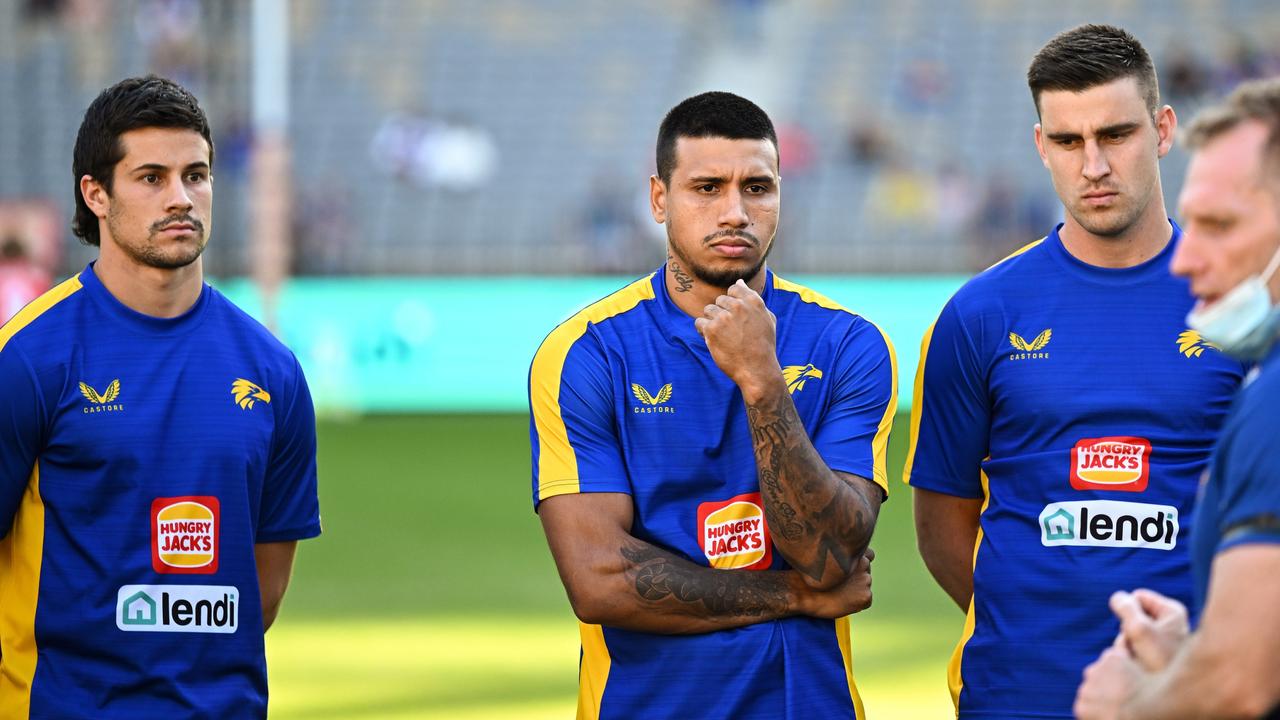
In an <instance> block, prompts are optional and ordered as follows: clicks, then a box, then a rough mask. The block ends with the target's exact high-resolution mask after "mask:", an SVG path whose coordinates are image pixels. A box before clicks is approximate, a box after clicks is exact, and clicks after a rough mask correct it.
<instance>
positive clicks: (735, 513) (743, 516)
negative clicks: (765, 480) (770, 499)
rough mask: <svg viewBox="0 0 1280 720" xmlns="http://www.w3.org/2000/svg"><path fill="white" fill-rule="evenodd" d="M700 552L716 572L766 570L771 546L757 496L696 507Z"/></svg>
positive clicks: (767, 527)
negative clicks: (700, 544) (700, 543)
mask: <svg viewBox="0 0 1280 720" xmlns="http://www.w3.org/2000/svg"><path fill="white" fill-rule="evenodd" d="M698 532H699V537H700V538H701V542H702V552H703V554H704V555H706V556H707V561H708V562H709V563H711V567H713V568H717V569H719V570H766V569H768V567H769V565H770V563H772V562H773V544H772V542H770V539H769V525H768V524H767V523H766V522H765V519H764V502H763V500H762V499H761V498H760V493H758V492H754V493H747V494H745V495H738V496H737V497H733V498H729V499H728V500H723V501H719V502H704V503H702V504H701V505H699V506H698Z"/></svg>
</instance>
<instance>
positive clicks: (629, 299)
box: [529, 273, 655, 501]
mask: <svg viewBox="0 0 1280 720" xmlns="http://www.w3.org/2000/svg"><path fill="white" fill-rule="evenodd" d="M654 274H655V273H650V274H649V275H648V276H647V277H644V278H641V279H639V280H637V281H635V282H633V283H631V284H630V285H628V286H626V287H624V288H622V289H621V290H619V291H617V292H615V293H613V294H612V295H609V296H608V297H606V298H604V299H603V300H600V301H598V302H595V303H592V304H591V305H588V306H587V307H585V308H583V309H582V310H581V311H579V312H578V313H577V314H576V315H574V316H573V317H571V318H569V319H568V320H566V321H565V322H563V323H561V324H560V326H559V327H557V328H556V329H555V330H552V331H551V334H550V335H548V336H547V339H546V340H544V341H543V342H542V347H540V348H538V352H537V354H535V355H534V356H533V366H532V367H531V368H530V370H529V406H530V409H531V411H532V413H533V423H534V428H535V429H536V430H537V433H538V500H539V501H541V500H545V499H547V498H549V497H552V496H554V495H564V494H566V493H576V492H578V491H579V485H578V458H577V455H576V454H575V452H574V450H573V446H572V445H571V444H570V443H569V433H568V431H567V430H566V429H565V426H564V417H563V416H562V415H561V413H560V376H561V373H562V372H563V371H564V361H565V358H567V357H568V356H569V350H570V349H571V348H572V347H573V345H574V343H576V342H577V341H578V340H579V339H580V338H581V337H582V336H583V335H584V334H586V332H587V326H588V325H592V324H595V323H599V322H602V321H604V320H607V319H609V318H611V317H613V316H615V315H621V314H622V313H625V312H627V311H628V310H631V309H632V308H634V307H635V306H637V305H639V304H640V303H641V302H642V301H645V300H652V299H653V298H654V294H653V276H654Z"/></svg>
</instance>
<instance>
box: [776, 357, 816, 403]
mask: <svg viewBox="0 0 1280 720" xmlns="http://www.w3.org/2000/svg"><path fill="white" fill-rule="evenodd" d="M782 379H783V380H786V381H787V392H788V393H791V394H792V395H795V394H796V393H798V392H800V391H801V390H803V389H804V384H805V383H806V382H808V381H809V380H821V379H822V371H821V370H819V369H818V368H816V367H814V366H813V363H809V364H808V365H788V366H786V367H784V368H782Z"/></svg>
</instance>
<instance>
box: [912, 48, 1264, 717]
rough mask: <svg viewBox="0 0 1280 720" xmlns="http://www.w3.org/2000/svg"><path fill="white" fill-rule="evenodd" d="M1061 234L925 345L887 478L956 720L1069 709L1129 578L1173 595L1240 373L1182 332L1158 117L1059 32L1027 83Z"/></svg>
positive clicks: (1036, 246)
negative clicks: (900, 452)
mask: <svg viewBox="0 0 1280 720" xmlns="http://www.w3.org/2000/svg"><path fill="white" fill-rule="evenodd" d="M1027 80H1028V85H1029V86H1030V89H1031V95H1032V98H1033V100H1034V101H1035V105H1036V110H1037V112H1038V113H1039V117H1040V122H1039V123H1038V124H1037V125H1036V126H1035V143H1036V149H1037V150H1038V151H1039V153H1040V158H1041V160H1042V161H1043V163H1044V166H1045V167H1046V168H1047V169H1048V170H1049V175H1050V177H1051V178H1052V180H1053V186H1054V189H1055V190H1056V191H1057V194H1058V197H1059V198H1060V199H1061V201H1062V204H1063V207H1064V209H1065V211H1066V214H1065V222H1063V223H1062V224H1061V225H1059V226H1058V227H1056V228H1054V229H1053V231H1052V232H1050V233H1049V234H1048V236H1046V237H1045V238H1043V239H1041V240H1038V241H1036V242H1033V243H1031V244H1030V245H1028V246H1026V247H1024V248H1023V249H1022V250H1019V251H1018V252H1016V253H1014V254H1013V255H1012V256H1010V257H1009V258H1006V259H1005V260H1003V261H1001V262H1000V263H998V264H996V265H995V266H993V267H991V268H989V269H988V270H986V271H985V272H983V273H981V274H980V275H978V276H977V277H975V278H974V279H973V280H971V281H970V282H969V283H968V284H966V285H965V286H964V287H963V288H961V289H960V290H959V291H958V292H957V293H956V295H955V296H954V297H953V298H951V300H950V301H949V302H948V303H947V305H946V307H944V308H943V310H942V313H941V315H940V316H939V317H938V320H937V322H936V323H935V324H934V326H933V327H932V328H930V330H929V332H928V333H927V334H926V335H925V338H924V343H923V347H922V350H921V363H920V370H919V374H918V376H917V379H916V393H915V402H914V405H913V408H912V418H911V428H912V437H911V446H910V448H909V450H908V456H907V464H906V470H905V472H904V478H905V479H906V481H907V482H908V483H909V484H910V485H911V486H912V487H913V488H914V496H915V510H916V531H917V538H918V543H919V546H920V553H921V555H922V556H923V558H924V561H925V564H926V566H927V567H928V568H929V570H930V572H931V573H932V574H933V576H934V578H935V579H936V580H937V581H938V584H939V585H941V586H942V588H943V589H944V590H945V591H946V592H947V594H949V595H950V596H951V597H952V599H953V600H955V602H956V604H957V605H959V606H960V607H961V608H962V609H966V610H967V611H968V619H967V621H966V623H965V630H964V634H963V636H962V638H961V641H960V643H959V646H958V647H957V648H956V652H955V654H954V655H953V657H952V662H951V664H950V667H949V668H948V679H949V683H950V686H951V692H952V697H953V700H954V701H955V702H956V707H957V711H958V713H959V716H960V717H961V718H986V717H1029V716H1035V717H1046V718H1047V717H1063V718H1066V717H1070V716H1071V703H1072V699H1073V697H1074V694H1075V685H1076V680H1075V678H1077V677H1078V673H1079V672H1080V671H1081V670H1082V669H1083V668H1084V666H1085V665H1086V664H1087V663H1088V662H1089V661H1090V660H1092V659H1093V658H1094V657H1096V656H1097V653H1098V651H1099V649H1100V648H1102V647H1105V646H1106V645H1107V643H1109V642H1110V641H1111V640H1112V638H1113V637H1114V635H1115V624H1114V621H1113V620H1112V619H1111V618H1110V617H1109V616H1108V615H1107V613H1106V609H1105V607H1103V605H1104V603H1105V599H1106V598H1107V596H1108V595H1109V594H1110V593H1111V592H1112V591H1114V590H1116V589H1118V588H1121V587H1131V586H1132V585H1133V583H1134V581H1135V578H1141V582H1142V583H1143V584H1146V585H1149V586H1151V587H1155V588H1158V589H1160V590H1161V591H1162V592H1165V593H1168V594H1170V595H1173V596H1175V597H1181V598H1185V597H1189V596H1190V593H1191V579H1190V560H1189V556H1188V550H1187V546H1186V539H1187V528H1188V519H1189V513H1190V512H1191V509H1192V505H1193V500H1194V496H1195V488H1196V481H1197V478H1198V477H1199V475H1200V472H1201V470H1203V468H1204V466H1205V462H1206V461H1207V459H1208V456H1209V451H1210V448H1211V446H1212V444H1213V440H1214V437H1215V436H1216V434H1217V431H1218V428H1219V427H1220V426H1221V424H1222V421H1223V419H1224V417H1225V416H1226V413H1227V409H1228V406H1229V404H1230V402H1231V396H1232V394H1233V393H1234V391H1235V389H1236V387H1237V386H1238V385H1239V382H1240V379H1241V377H1242V375H1243V369H1242V367H1241V365H1240V363H1238V362H1236V361H1234V360H1232V359H1230V358H1227V357H1225V356H1223V355H1222V354H1221V353H1220V352H1218V351H1217V350H1216V349H1214V348H1212V347H1211V346H1209V345H1206V344H1205V343H1203V342H1202V341H1200V339H1199V337H1198V336H1197V335H1196V334H1195V333H1194V332H1190V331H1188V329H1187V326H1186V321H1185V316H1186V313H1187V310H1188V309H1190V307H1191V298H1190V293H1189V291H1188V287H1187V282H1186V281H1185V280H1183V279H1180V278H1176V277H1173V276H1172V275H1171V274H1170V273H1169V258H1170V257H1171V256H1172V254H1173V252H1174V248H1175V247H1176V246H1177V244H1178V239H1179V236H1180V235H1181V231H1180V230H1179V229H1178V227H1177V226H1176V225H1174V224H1173V223H1172V222H1171V221H1170V220H1169V219H1168V218H1167V216H1166V214H1165V207H1164V200H1163V196H1162V194H1161V187H1160V171H1159V161H1160V158H1162V157H1164V155H1165V154H1166V153H1167V152H1168V151H1169V148H1170V147H1171V146H1172V144H1173V137H1174V130H1175V129H1176V127H1177V119H1176V117H1175V116H1174V113H1173V109H1172V108H1170V107H1169V106H1167V105H1164V106H1162V105H1160V101H1159V91H1158V89H1157V86H1156V76H1155V70H1154V68H1153V67H1152V63H1151V58H1150V56H1148V55H1147V52H1146V51H1145V50H1144V49H1143V47H1142V45H1141V44H1140V43H1139V42H1138V41H1137V39H1136V38H1134V37H1133V36H1132V35H1130V34H1129V33H1127V32H1125V31H1124V30H1121V29H1119V28H1115V27H1110V26H1105V25H1084V26H1081V27H1077V28H1075V29H1072V30H1069V31H1066V32H1063V33H1061V34H1059V35H1058V36H1057V37H1055V38H1053V39H1052V40H1051V41H1050V42H1049V43H1048V44H1046V45H1045V46H1044V47H1043V48H1042V49H1041V50H1040V51H1039V52H1038V53H1037V54H1036V56H1035V58H1034V59H1033V60H1032V62H1031V66H1030V68H1029V70H1028V72H1027Z"/></svg>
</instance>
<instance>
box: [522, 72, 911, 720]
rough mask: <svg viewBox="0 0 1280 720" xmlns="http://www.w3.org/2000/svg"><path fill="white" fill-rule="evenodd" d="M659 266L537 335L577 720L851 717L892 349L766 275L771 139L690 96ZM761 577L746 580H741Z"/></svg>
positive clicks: (657, 186) (664, 185) (543, 488)
mask: <svg viewBox="0 0 1280 720" xmlns="http://www.w3.org/2000/svg"><path fill="white" fill-rule="evenodd" d="M657 168H658V174H657V175H654V176H652V177H650V178H649V200H650V207H651V210H652V213H653V218H654V220H655V221H657V222H659V223H663V224H665V225H666V229H667V240H668V242H667V248H668V254H667V263H666V264H665V265H664V266H663V267H662V268H660V269H659V270H658V271H657V272H655V273H652V274H651V275H649V276H648V277H645V278H642V279H640V280H638V281H636V282H635V283H633V284H631V285H629V286H628V287H626V288H623V289H622V290H619V291H618V292H616V293H614V294H612V295H610V296H608V297H606V298H605V299H603V300H601V301H599V302H596V303H594V304H592V305H590V306H588V307H587V308H586V309H584V310H582V311H581V312H579V313H578V314H576V315H574V316H573V317H572V318H570V319H569V320H568V321H566V322H565V323H563V324H561V325H560V326H559V327H557V328H556V329H555V330H553V331H552V332H551V334H550V335H548V336H547V339H546V340H545V341H544V342H543V344H542V346H541V347H540V348H539V349H538V352H537V354H536V356H535V357H534V359H533V365H532V368H531V370H530V373H529V405H530V411H531V414H532V418H531V422H530V441H531V445H532V453H533V501H534V506H535V508H536V509H537V511H538V513H539V515H540V517H541V519H542V525H543V529H544V530H545V531H546V535H547V541H548V544H549V545H550V546H551V553H552V555H553V556H554V557H555V561H556V565H557V567H558V568H559V570H560V577H561V580H563V582H564V585H565V589H566V590H567V592H568V595H569V601H570V604H571V605H572V606H573V609H574V612H575V613H576V614H577V616H578V617H579V618H580V619H581V621H582V624H581V634H582V657H581V667H580V673H579V694H578V717H579V718H597V717H611V718H630V717H636V718H640V717H643V718H647V719H648V718H671V719H673V720H674V719H677V718H680V719H683V718H734V719H735V720H745V719H747V718H760V719H762V720H763V719H765V718H769V719H777V718H795V719H797V720H799V719H800V718H838V717H843V718H855V717H856V718H861V717H863V712H862V707H861V702H860V700H859V699H858V695H857V691H856V690H855V688H854V686H853V676H852V672H851V660H850V636H849V621H848V618H847V617H846V616H847V615H849V614H850V613H852V612H856V611H858V610H861V609H863V608H865V607H867V606H868V605H869V604H870V602H871V592H870V590H871V588H870V586H871V577H870V562H871V559H872V557H873V553H872V552H871V550H870V548H869V547H868V543H869V542H870V540H871V534H872V530H873V529H874V527H875V520H876V516H877V514H878V512H879V508H880V504H881V502H882V501H883V500H884V498H885V493H886V491H887V483H886V479H885V467H884V465H885V451H886V443H887V441H888V435H889V427H890V423H891V422H892V418H893V413H894V411H895V409H896V367H895V364H894V357H893V348H892V346H891V345H890V344H889V341H888V338H886V337H885V336H884V335H883V334H882V333H881V332H880V330H879V329H878V328H876V326H875V325H872V324H871V323H870V322H867V321H866V320H864V319H863V318H861V317H859V316H857V315H855V314H853V313H852V312H849V311H848V310H845V309H844V308H842V307H840V306H839V305H837V304H835V303H834V302H833V301H831V300H829V299H827V298H825V297H823V296H821V295H818V294H817V293H815V292H813V291H812V290H809V289H807V288H803V287H800V286H799V285H795V284H793V283H790V282H787V281H786V280H783V279H782V278H780V277H778V276H776V275H774V274H773V272H772V271H771V270H769V269H768V268H767V267H766V266H765V258H766V257H767V256H768V254H769V249H770V247H771V246H772V244H773V239H774V233H775V232H776V230H777V226H778V210H779V196H780V187H781V180H780V178H779V177H778V148H777V144H776V142H775V135H774V130H773V125H772V123H771V122H770V121H769V118H768V116H767V115H765V113H764V112H763V111H762V110H761V109H760V108H758V107H756V106H755V105H754V104H753V103H751V102H749V101H747V100H745V99H743V98H740V97H738V96H736V95H731V94H729V93H719V92H717V93H705V94H703V95H699V96H696V97H693V98H690V99H688V100H686V101H684V102H682V103H680V104H679V105H677V106H676V107H675V108H674V109H672V110H671V112H670V113H669V114H668V115H667V117H666V119H665V120H664V121H663V123H662V128H661V131H660V132H659V139H658V150H657ZM750 571H755V572H750Z"/></svg>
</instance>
